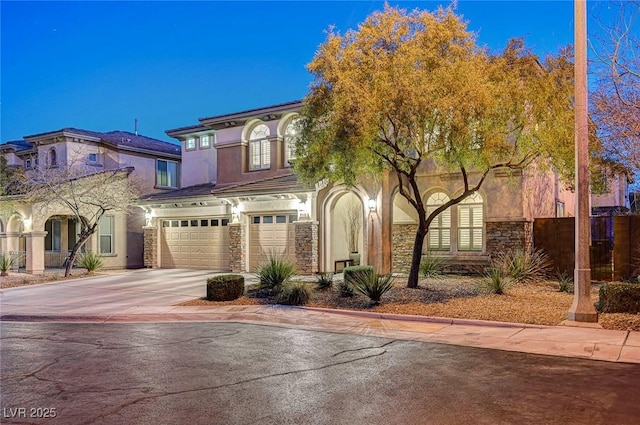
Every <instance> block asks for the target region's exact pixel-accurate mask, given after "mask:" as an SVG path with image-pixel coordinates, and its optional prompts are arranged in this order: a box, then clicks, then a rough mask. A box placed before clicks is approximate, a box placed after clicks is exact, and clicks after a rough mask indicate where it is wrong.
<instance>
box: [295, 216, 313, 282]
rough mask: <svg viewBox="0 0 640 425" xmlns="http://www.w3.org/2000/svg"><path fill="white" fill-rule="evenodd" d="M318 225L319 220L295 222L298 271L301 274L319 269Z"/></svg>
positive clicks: (311, 272)
mask: <svg viewBox="0 0 640 425" xmlns="http://www.w3.org/2000/svg"><path fill="white" fill-rule="evenodd" d="M318 225H319V223H318V222H317V221H298V222H295V223H294V226H295V257H296V271H297V272H298V273H299V274H313V273H316V272H317V271H318Z"/></svg>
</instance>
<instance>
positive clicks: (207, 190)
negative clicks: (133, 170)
mask: <svg viewBox="0 0 640 425" xmlns="http://www.w3.org/2000/svg"><path fill="white" fill-rule="evenodd" d="M215 187H216V185H215V184H214V183H205V184H199V185H195V186H189V187H184V188H181V189H175V190H171V191H167V192H158V193H152V194H150V195H146V196H143V197H142V198H140V201H141V202H144V201H162V200H174V199H179V198H191V197H199V196H207V195H211V191H212V190H213V189H214V188H215Z"/></svg>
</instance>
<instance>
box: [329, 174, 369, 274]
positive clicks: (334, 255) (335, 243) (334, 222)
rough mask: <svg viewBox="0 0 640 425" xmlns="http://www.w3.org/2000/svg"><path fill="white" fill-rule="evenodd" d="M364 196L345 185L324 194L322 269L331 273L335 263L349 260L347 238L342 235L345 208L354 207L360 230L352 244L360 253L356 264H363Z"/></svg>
mask: <svg viewBox="0 0 640 425" xmlns="http://www.w3.org/2000/svg"><path fill="white" fill-rule="evenodd" d="M366 199H368V196H367V194H366V192H365V191H364V190H362V189H361V188H358V187H355V188H351V189H348V188H347V187H346V186H337V187H334V188H332V189H331V190H330V191H329V193H328V194H327V196H326V198H325V200H324V202H323V208H322V212H323V213H322V237H321V242H322V253H323V255H322V269H323V270H325V271H334V269H335V262H336V261H339V260H346V259H349V254H350V252H349V242H348V235H347V234H346V233H345V232H347V231H348V230H346V229H345V220H348V213H347V210H348V207H349V206H355V207H356V208H357V209H358V212H359V215H360V217H359V223H360V230H359V234H358V235H357V237H356V241H357V242H356V245H357V249H358V253H359V254H360V264H366V258H367V244H366V242H365V236H366V235H367V234H368V233H367V221H366V217H367V215H366V212H365V205H366V202H365V200H366Z"/></svg>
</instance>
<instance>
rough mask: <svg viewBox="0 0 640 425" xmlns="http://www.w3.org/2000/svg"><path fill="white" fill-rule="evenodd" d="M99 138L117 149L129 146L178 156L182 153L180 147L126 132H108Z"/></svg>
mask: <svg viewBox="0 0 640 425" xmlns="http://www.w3.org/2000/svg"><path fill="white" fill-rule="evenodd" d="M101 138H102V140H103V141H104V142H105V143H108V144H114V145H116V146H118V147H123V146H129V147H134V148H138V149H146V150H152V151H156V152H164V153H169V154H174V155H180V154H181V152H182V148H181V146H180V145H176V144H174V143H169V142H163V141H162V140H158V139H152V138H151V137H146V136H141V135H139V134H134V133H129V132H128V131H110V132H108V133H102V137H101Z"/></svg>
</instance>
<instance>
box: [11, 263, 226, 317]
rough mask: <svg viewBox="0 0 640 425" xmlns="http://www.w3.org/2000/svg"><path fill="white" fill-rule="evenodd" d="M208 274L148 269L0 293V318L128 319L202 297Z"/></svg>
mask: <svg viewBox="0 0 640 425" xmlns="http://www.w3.org/2000/svg"><path fill="white" fill-rule="evenodd" d="M214 274H216V273H212V272H211V271H208V270H185V269H152V270H136V271H131V272H126V273H119V274H113V275H109V276H96V277H90V278H82V279H74V280H67V281H60V282H52V283H47V284H42V285H35V286H24V287H20V288H11V289H3V290H1V291H0V313H2V314H3V315H8V314H21V315H25V314H91V315H99V314H102V315H109V314H114V313H127V312H128V311H130V310H131V309H135V308H136V307H167V308H170V306H172V305H175V304H178V303H180V302H183V301H187V300H191V299H194V298H199V297H203V296H205V295H206V280H207V277H210V276H212V275H214Z"/></svg>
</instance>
